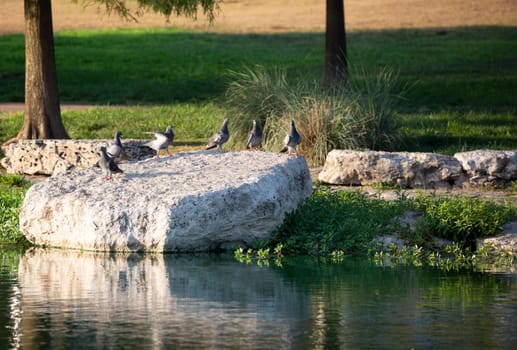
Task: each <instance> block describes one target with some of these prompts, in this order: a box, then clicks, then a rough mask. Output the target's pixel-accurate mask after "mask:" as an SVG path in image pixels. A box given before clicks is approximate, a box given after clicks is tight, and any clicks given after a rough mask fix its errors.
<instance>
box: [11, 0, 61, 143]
mask: <svg viewBox="0 0 517 350" xmlns="http://www.w3.org/2000/svg"><path fill="white" fill-rule="evenodd" d="M24 1H25V115H24V120H23V127H22V129H21V130H20V132H19V133H18V135H17V136H16V137H15V139H68V138H69V136H68V134H67V132H66V130H65V128H64V126H63V122H62V120H61V110H60V106H59V92H58V85H57V73H56V59H55V54H54V33H53V28H52V5H51V0H24Z"/></svg>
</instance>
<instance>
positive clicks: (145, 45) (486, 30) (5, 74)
mask: <svg viewBox="0 0 517 350" xmlns="http://www.w3.org/2000/svg"><path fill="white" fill-rule="evenodd" d="M516 34H517V29H516V28H515V27H468V28H454V29H446V30H434V29H426V30H417V29H408V30H385V31H363V32H353V33H349V35H348V53H349V66H350V81H349V85H348V86H347V87H342V88H336V89H333V90H322V89H320V87H319V84H318V83H319V81H320V80H321V76H322V67H323V55H322V52H323V47H324V35H323V34H321V33H288V34H243V35H235V34H213V33H212V34H208V33H200V32H192V31H186V30H179V29H170V28H169V29H164V28H161V29H110V30H71V31H62V32H57V33H56V38H55V44H56V60H57V67H58V79H59V90H60V97H61V101H62V102H63V103H81V104H91V105H92V106H93V107H92V108H89V109H86V110H81V111H65V112H63V113H62V116H63V122H64V125H65V128H66V129H67V132H68V133H69V135H70V136H71V137H72V138H111V137H112V136H113V133H114V131H115V130H117V129H118V130H120V131H122V134H123V137H126V138H143V137H144V134H143V132H144V131H150V130H162V129H165V126H166V125H167V124H169V123H172V124H173V125H174V126H175V134H176V141H175V144H176V145H191V146H194V147H200V146H201V145H202V144H204V143H205V142H206V139H207V138H208V137H209V136H210V135H211V134H212V133H213V131H214V130H215V129H217V128H218V126H219V125H220V122H221V120H222V119H223V118H225V117H229V118H230V120H231V122H230V132H231V133H233V137H231V139H230V140H231V142H230V146H231V147H232V148H234V149H243V148H244V135H245V134H246V133H247V131H248V130H249V128H250V127H251V123H250V121H251V119H257V120H259V121H260V122H261V123H263V126H265V131H266V141H265V143H264V147H265V148H266V149H269V150H276V149H277V148H278V145H279V142H280V141H281V139H282V138H283V136H284V135H285V131H286V129H287V121H288V120H289V119H296V120H297V121H298V123H297V124H298V125H299V126H300V130H301V131H302V133H303V136H304V140H305V142H306V143H304V144H303V146H302V147H301V151H302V152H303V154H304V156H305V157H306V158H307V159H308V161H309V162H310V163H311V164H314V165H318V164H321V163H322V161H323V160H324V156H325V154H326V153H327V152H328V151H329V150H330V149H331V148H334V147H344V148H356V149H365V148H371V149H386V150H405V151H434V152H438V153H445V154H453V153H454V152H457V151H465V150H470V149H478V148H497V149H515V148H516V145H517V122H516V116H517V98H516V95H515V89H513V87H514V86H515V84H516V81H517V69H516V67H517V64H515V63H516V62H515V52H517V43H516V42H515V40H514V39H513V38H514V37H515V35H516ZM23 55H24V53H23V36H22V35H16V34H15V35H4V36H0V72H1V73H2V76H1V82H2V83H1V84H0V101H2V102H12V101H20V102H21V101H23V90H24V89H23V84H24V73H23V72H24V57H23ZM1 118H2V120H1V123H0V142H4V141H6V140H8V139H9V138H11V137H13V136H14V135H16V133H17V132H18V131H19V129H20V127H21V125H22V119H23V116H22V114H21V113H14V114H9V115H6V116H2V117H1ZM365 130H369V131H372V130H373V131H372V132H369V131H368V132H366V131H365ZM1 178H2V179H4V178H7V179H9V180H2V181H7V182H9V181H15V180H14V179H16V177H10V178H9V176H7V175H2V176H1ZM16 181H18V180H16ZM2 186H3V187H2V191H1V198H0V203H1V205H2V206H3V207H2V213H5V214H3V215H5V217H3V218H2V225H3V226H2V233H1V237H2V238H1V239H2V240H3V241H6V242H17V241H18V240H20V239H21V238H20V234H19V232H18V231H17V213H18V210H19V209H18V208H19V205H20V203H21V200H22V198H23V193H24V191H25V190H26V185H21V186H20V185H16V184H14V183H8V184H4V185H2ZM469 203H470V204H469ZM444 206H445V207H446V209H447V210H443V209H440V208H443V207H444ZM447 207H448V208H447ZM411 208H412V209H415V210H420V211H422V212H424V213H426V214H425V218H426V219H425V220H424V221H423V222H424V224H422V227H419V229H418V230H417V231H416V232H414V233H408V232H406V231H404V230H403V228H401V227H399V226H397V224H396V222H394V221H393V218H394V217H397V215H400V214H401V213H403V211H405V210H409V209H411ZM486 208H488V209H486ZM449 209H451V210H449ZM452 209H454V210H452ZM446 213H449V214H446ZM494 213H497V214H494ZM447 215H449V216H447ZM494 215H495V216H494ZM488 216H490V217H488ZM494 217H495V218H496V219H493V220H492V218H494ZM510 217H515V212H514V211H513V209H511V207H509V206H499V205H495V204H486V203H484V202H482V203H481V202H477V201H470V200H468V201H467V200H463V199H458V202H454V201H453V200H451V199H439V198H431V199H420V200H418V199H417V200H415V201H412V200H408V199H407V198H405V197H401V198H400V199H399V200H396V201H389V202H388V201H381V200H376V199H371V198H368V197H366V196H365V195H364V194H363V193H361V192H348V191H347V192H334V191H330V190H328V189H325V188H323V187H321V188H318V189H316V190H315V192H314V195H313V196H312V197H311V199H309V201H308V202H307V203H306V204H305V205H304V206H303V207H302V208H300V210H299V211H297V212H296V213H293V214H291V215H290V216H288V218H287V219H286V224H284V225H283V226H282V227H281V228H280V229H279V230H278V231H277V232H276V233H275V236H274V238H273V239H272V240H271V242H257V247H252V248H251V249H252V252H255V251H256V252H257V254H258V251H259V250H260V255H261V256H263V257H265V256H269V255H274V256H277V257H278V256H281V255H282V251H283V252H284V253H288V254H314V255H325V256H329V257H332V258H334V259H338V260H339V259H340V258H342V257H343V256H344V255H345V254H353V253H365V252H368V251H372V249H373V247H372V245H371V244H372V239H373V238H374V237H375V236H376V235H380V234H383V233H390V232H394V231H400V233H401V234H402V235H404V234H406V235H407V236H409V237H413V240H414V243H415V245H417V247H423V244H424V243H425V241H426V238H427V237H428V236H427V235H428V234H429V232H431V231H432V232H433V234H438V235H441V236H444V237H448V238H451V239H453V240H455V241H457V242H458V243H457V244H458V247H460V248H461V249H464V248H465V247H469V246H470V245H471V242H472V240H473V239H474V238H476V237H478V236H480V235H484V234H486V233H492V232H494V231H495V230H497V229H499V228H500V225H501V222H502V221H503V220H507V219H509V218H510ZM4 223H5V225H4ZM424 248H425V247H424ZM256 249H258V250H256ZM451 249H452V248H451ZM394 251H395V250H393V252H394ZM408 251H409V250H408ZM451 251H454V249H452V250H451ZM414 252H418V249H416V250H411V254H413V255H411V256H414V254H418V255H419V256H422V254H420V253H414ZM240 253H241V255H242V254H244V256H246V254H247V251H244V250H240ZM431 253H433V254H434V252H433V251H431V250H430V251H429V254H431ZM406 256H410V255H409V253H407V254H406ZM426 256H429V255H426ZM430 259H432V258H430Z"/></svg>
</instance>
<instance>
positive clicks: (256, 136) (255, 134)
mask: <svg viewBox="0 0 517 350" xmlns="http://www.w3.org/2000/svg"><path fill="white" fill-rule="evenodd" d="M263 137H264V135H263V134H262V130H261V129H260V127H259V126H258V125H257V121H256V120H253V127H252V128H251V130H250V132H249V133H248V141H247V142H246V148H248V149H249V150H250V151H252V150H258V149H260V145H261V144H262V139H263Z"/></svg>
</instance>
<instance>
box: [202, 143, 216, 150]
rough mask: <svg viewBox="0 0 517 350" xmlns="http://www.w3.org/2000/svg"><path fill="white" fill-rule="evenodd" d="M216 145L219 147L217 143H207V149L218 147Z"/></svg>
mask: <svg viewBox="0 0 517 350" xmlns="http://www.w3.org/2000/svg"><path fill="white" fill-rule="evenodd" d="M216 147H217V143H210V144H208V145H206V148H205V150H209V149H212V148H216Z"/></svg>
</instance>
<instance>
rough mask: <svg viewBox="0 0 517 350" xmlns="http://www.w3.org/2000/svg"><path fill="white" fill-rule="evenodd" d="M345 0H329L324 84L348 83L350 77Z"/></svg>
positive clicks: (326, 85)
mask: <svg viewBox="0 0 517 350" xmlns="http://www.w3.org/2000/svg"><path fill="white" fill-rule="evenodd" d="M343 2H344V0H327V9H326V29H325V70H324V75H323V86H325V87H332V86H336V85H340V84H343V85H344V84H346V82H347V79H348V66H347V52H346V33H345V9H344V4H343Z"/></svg>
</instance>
